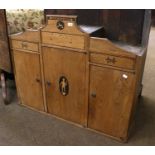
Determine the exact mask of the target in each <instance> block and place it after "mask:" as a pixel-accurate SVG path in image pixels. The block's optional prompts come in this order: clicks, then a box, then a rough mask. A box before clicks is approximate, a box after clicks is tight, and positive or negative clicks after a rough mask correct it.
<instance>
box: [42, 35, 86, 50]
mask: <svg viewBox="0 0 155 155" xmlns="http://www.w3.org/2000/svg"><path fill="white" fill-rule="evenodd" d="M42 43H43V44H53V45H58V46H65V47H71V48H78V49H84V36H80V35H68V34H60V33H49V32H42Z"/></svg>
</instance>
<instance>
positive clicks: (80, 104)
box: [43, 47, 87, 125]
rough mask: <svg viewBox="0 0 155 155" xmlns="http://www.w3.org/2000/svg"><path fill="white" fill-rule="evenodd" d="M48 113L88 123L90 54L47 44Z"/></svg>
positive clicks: (44, 52) (44, 60) (45, 66)
mask: <svg viewBox="0 0 155 155" xmlns="http://www.w3.org/2000/svg"><path fill="white" fill-rule="evenodd" d="M43 63H44V74H45V85H46V86H45V87H46V98H47V109H48V112H49V113H51V114H54V115H56V116H59V117H61V118H63V119H66V120H69V121H72V122H75V123H79V124H81V125H84V124H85V123H86V122H85V120H86V118H87V114H86V111H87V103H86V81H85V80H86V54H84V53H80V52H76V51H71V50H64V49H57V48H49V47H43Z"/></svg>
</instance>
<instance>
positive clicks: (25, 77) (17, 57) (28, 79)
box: [14, 51, 44, 111]
mask: <svg viewBox="0 0 155 155" xmlns="http://www.w3.org/2000/svg"><path fill="white" fill-rule="evenodd" d="M14 65H15V75H16V85H17V88H18V93H19V97H20V99H21V102H22V104H25V105H28V106H30V107H33V108H36V109H38V110H42V111H43V110H44V106H43V95H42V83H41V74H40V61H39V55H38V54H34V53H28V52H21V51H14Z"/></svg>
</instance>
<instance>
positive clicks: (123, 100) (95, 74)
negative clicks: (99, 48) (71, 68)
mask: <svg viewBox="0 0 155 155" xmlns="http://www.w3.org/2000/svg"><path fill="white" fill-rule="evenodd" d="M134 79H135V75H134V74H133V73H128V72H125V71H119V70H115V69H112V68H105V67H98V66H93V65H91V67H90V90H89V118H88V127H89V128H92V129H95V130H98V131H101V132H104V133H106V134H108V135H111V136H114V137H119V138H120V139H122V140H123V139H124V138H125V137H127V131H128V130H127V129H128V122H129V119H130V114H131V108H132V104H131V103H132V102H133V96H134V85H135V80H134Z"/></svg>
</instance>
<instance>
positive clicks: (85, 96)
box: [10, 16, 146, 141]
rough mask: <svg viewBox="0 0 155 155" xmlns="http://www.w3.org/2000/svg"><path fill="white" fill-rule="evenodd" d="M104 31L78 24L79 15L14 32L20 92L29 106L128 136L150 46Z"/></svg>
mask: <svg viewBox="0 0 155 155" xmlns="http://www.w3.org/2000/svg"><path fill="white" fill-rule="evenodd" d="M101 32H102V33H101ZM101 34H103V36H102V37H101ZM104 34H105V33H104V29H103V27H98V26H95V27H92V26H77V24H76V16H47V25H46V26H45V27H44V28H42V29H40V30H38V31H26V32H24V33H22V34H17V35H12V36H10V43H11V48H12V55H13V60H14V70H15V77H16V85H17V90H18V96H19V98H20V101H21V103H22V104H23V105H27V106H30V107H33V108H35V109H38V110H39V111H44V112H46V113H50V114H52V115H54V116H57V117H59V118H62V119H64V120H67V121H71V122H74V123H76V124H79V125H81V126H84V127H87V128H89V129H93V130H96V131H99V132H102V133H104V134H106V135H109V136H111V137H114V138H116V139H118V140H121V141H125V140H127V137H128V133H129V129H130V127H131V124H132V120H133V118H134V117H133V116H134V111H135V109H136V105H137V103H138V102H137V101H138V96H139V95H140V90H141V79H142V74H143V67H144V62H145V57H146V49H144V48H143V47H141V46H136V47H135V46H131V45H128V44H122V43H120V42H112V41H110V40H108V39H107V38H106V37H105V36H104ZM99 36H100V37H99Z"/></svg>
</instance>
